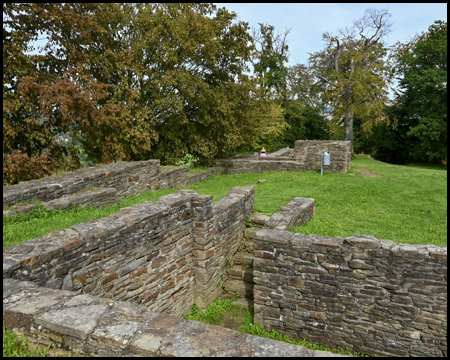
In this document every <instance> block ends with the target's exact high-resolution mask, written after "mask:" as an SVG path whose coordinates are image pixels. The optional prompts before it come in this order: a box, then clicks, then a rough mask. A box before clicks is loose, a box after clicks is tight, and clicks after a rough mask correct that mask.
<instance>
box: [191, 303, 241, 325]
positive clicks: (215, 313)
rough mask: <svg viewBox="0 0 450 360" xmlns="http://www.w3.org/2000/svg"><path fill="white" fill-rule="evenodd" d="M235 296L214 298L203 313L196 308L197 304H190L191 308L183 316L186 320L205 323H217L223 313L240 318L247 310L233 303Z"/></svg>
mask: <svg viewBox="0 0 450 360" xmlns="http://www.w3.org/2000/svg"><path fill="white" fill-rule="evenodd" d="M234 301H236V299H235V298H232V299H228V300H223V299H216V300H214V301H213V303H212V304H211V305H210V306H209V307H208V308H207V309H206V311H205V312H204V313H202V312H201V311H199V310H198V306H197V304H195V303H194V304H192V310H191V312H190V313H189V314H187V315H185V316H184V318H185V319H187V320H197V321H202V322H204V323H207V324H214V325H219V324H220V323H221V322H222V321H223V319H224V317H225V315H230V314H234V317H238V318H240V319H241V321H242V320H244V319H245V317H247V316H248V314H247V311H246V310H245V309H244V308H243V307H242V306H240V305H238V304H234Z"/></svg>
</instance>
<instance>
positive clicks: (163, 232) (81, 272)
mask: <svg viewBox="0 0 450 360" xmlns="http://www.w3.org/2000/svg"><path fill="white" fill-rule="evenodd" d="M211 198H212V197H211V196H209V195H198V194H197V193H196V192H195V191H192V190H180V191H177V192H175V193H174V194H171V195H167V196H163V197H161V198H160V199H159V200H158V201H156V202H154V203H151V202H146V203H142V204H139V205H137V206H132V207H128V208H123V209H122V210H121V211H120V212H118V213H116V214H113V215H110V216H108V217H105V218H101V219H98V220H91V221H87V222H85V223H82V224H78V225H74V226H72V227H71V228H68V229H64V230H60V231H54V232H52V233H49V234H46V235H44V236H43V237H42V238H38V239H32V240H29V241H25V242H23V243H21V244H20V245H17V246H12V247H9V248H7V249H5V251H4V252H3V277H4V278H15V279H19V280H27V281H32V282H34V283H36V284H37V285H41V286H45V287H49V288H54V289H64V290H70V291H77V292H79V293H89V294H92V295H96V296H100V297H106V298H111V299H116V300H128V301H132V302H135V303H138V304H143V305H145V306H147V307H148V308H149V309H151V310H154V311H158V312H165V313H170V314H175V315H184V314H186V313H188V312H189V311H190V307H191V305H192V303H193V302H194V301H195V302H196V303H197V304H198V305H199V307H200V308H201V309H205V308H206V307H207V306H208V305H210V304H211V302H212V301H213V300H214V299H215V298H217V297H218V295H219V293H220V291H221V287H220V286H219V284H218V280H220V276H221V274H222V273H223V272H224V271H225V269H226V265H227V260H226V257H229V256H232V254H233V253H234V252H235V251H236V249H237V246H238V244H239V241H240V239H241V238H242V233H243V230H244V227H245V219H246V217H247V216H248V215H249V214H250V213H251V212H252V209H253V202H254V190H253V187H252V186H247V187H241V188H233V189H231V190H230V191H229V195H228V197H226V198H223V199H221V200H220V201H219V202H217V203H214V204H212V203H211Z"/></svg>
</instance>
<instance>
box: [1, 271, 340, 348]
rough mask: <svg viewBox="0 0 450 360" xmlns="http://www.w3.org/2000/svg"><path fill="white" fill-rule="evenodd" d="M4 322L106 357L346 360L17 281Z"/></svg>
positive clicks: (8, 285) (7, 291)
mask: <svg viewBox="0 0 450 360" xmlns="http://www.w3.org/2000/svg"><path fill="white" fill-rule="evenodd" d="M3 322H4V324H5V326H6V327H7V328H8V329H13V330H14V332H16V333H20V334H25V335H27V336H28V337H29V338H32V339H34V340H35V341H38V342H41V343H43V344H48V343H50V342H51V343H53V344H54V345H56V346H57V347H63V348H64V349H73V350H75V352H77V351H82V352H84V353H86V354H90V355H95V356H104V357H111V356H114V357H119V356H127V357H129V356H148V357H154V356H164V357H166V356H170V357H172V356H178V357H219V356H220V357H241V356H250V357H287V356H289V357H291V356H298V357H317V356H320V357H321V356H326V357H330V356H331V357H342V356H344V355H338V354H334V353H329V352H325V351H314V350H310V349H308V348H306V347H303V346H297V345H291V344H287V343H283V342H280V341H275V340H270V339H265V338H261V337H257V336H250V335H246V334H242V333H239V332H237V331H233V330H230V329H226V328H223V327H220V326H216V325H209V324H204V323H201V322H199V321H190V320H184V319H182V318H180V317H177V316H172V315H167V314H162V313H155V312H153V311H151V310H149V309H147V308H146V307H144V306H142V305H137V304H133V303H130V302H126V301H115V300H111V299H101V298H97V297H94V296H90V295H85V294H83V295H79V294H77V293H75V292H71V291H67V290H54V289H48V288H43V287H38V286H36V285H35V284H33V283H31V282H28V281H19V280H15V279H3Z"/></svg>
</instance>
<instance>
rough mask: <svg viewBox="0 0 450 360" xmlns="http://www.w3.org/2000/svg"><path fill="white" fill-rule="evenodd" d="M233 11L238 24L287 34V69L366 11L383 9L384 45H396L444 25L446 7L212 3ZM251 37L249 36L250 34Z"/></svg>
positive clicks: (380, 4) (424, 5) (438, 4)
mask: <svg viewBox="0 0 450 360" xmlns="http://www.w3.org/2000/svg"><path fill="white" fill-rule="evenodd" d="M214 4H215V5H216V6H217V7H225V8H227V9H228V10H229V11H234V12H235V13H236V14H237V15H238V17H239V19H240V20H243V21H246V22H248V23H249V26H250V27H258V23H269V24H270V25H273V26H275V33H278V32H280V33H284V31H285V30H286V29H288V28H291V32H290V33H289V35H288V37H287V43H288V45H289V53H290V57H289V63H288V65H289V66H292V65H295V64H299V63H300V64H306V63H307V61H308V57H309V55H308V53H312V52H316V51H319V50H322V49H323V48H324V43H323V41H322V34H323V33H325V32H330V33H332V34H337V33H338V30H339V29H341V28H344V27H346V26H348V27H351V26H352V25H353V21H354V20H357V19H359V18H361V17H362V16H363V15H364V11H365V10H366V9H367V8H377V9H380V10H381V9H387V10H388V11H389V12H390V13H391V14H392V16H391V17H390V22H391V23H392V27H391V30H392V31H391V33H390V35H389V37H388V38H387V43H388V45H393V44H395V43H396V42H397V41H401V42H403V43H405V42H407V41H409V40H410V39H411V38H413V37H414V36H415V35H416V34H420V33H421V32H422V31H426V30H427V29H428V27H429V26H430V25H432V24H433V23H434V21H435V20H445V21H447V4H446V3H431V4H430V3H410V4H407V3H406V4H405V3H312V4H308V3H214ZM250 33H251V32H250Z"/></svg>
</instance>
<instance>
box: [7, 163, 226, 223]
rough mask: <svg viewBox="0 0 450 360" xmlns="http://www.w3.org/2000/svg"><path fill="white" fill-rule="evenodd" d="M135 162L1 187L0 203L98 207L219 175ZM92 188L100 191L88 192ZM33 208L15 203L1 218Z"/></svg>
mask: <svg viewBox="0 0 450 360" xmlns="http://www.w3.org/2000/svg"><path fill="white" fill-rule="evenodd" d="M155 161H156V162H155ZM138 163H139V164H135V163H127V164H122V163H120V164H109V165H104V166H99V167H91V168H88V169H82V170H77V171H74V172H72V173H70V174H67V175H65V176H62V177H52V178H44V179H41V180H33V181H26V182H23V183H20V184H18V185H13V186H10V187H7V188H3V204H4V205H6V206H11V205H14V204H16V203H18V202H19V203H20V202H22V201H32V200H33V199H38V200H39V199H41V200H42V199H53V200H50V201H43V202H42V205H43V206H44V208H45V209H56V210H66V209H70V208H71V207H72V206H75V207H76V208H79V209H80V208H84V207H88V206H92V207H101V206H108V205H112V204H115V203H117V200H121V199H123V198H125V197H129V196H134V195H139V194H142V193H144V192H146V191H151V190H162V189H177V188H181V187H185V186H189V185H191V184H194V183H196V182H200V181H203V180H207V179H209V178H210V177H212V176H215V175H218V174H221V173H222V169H221V168H214V169H209V170H205V171H202V172H200V173H198V174H189V166H181V167H164V168H161V169H160V167H159V160H150V161H149V162H138ZM111 170H113V171H111ZM86 174H89V176H87V175H86ZM92 186H95V187H100V189H98V188H96V189H89V188H90V187H92ZM108 186H112V187H108ZM86 189H87V190H86ZM74 190H76V192H74ZM34 209H39V206H37V205H34V204H17V205H15V206H14V207H13V208H12V209H11V210H3V217H4V218H5V217H8V216H14V215H20V214H26V213H27V212H29V211H31V210H34Z"/></svg>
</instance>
